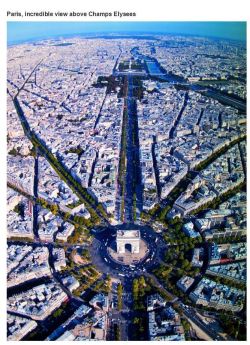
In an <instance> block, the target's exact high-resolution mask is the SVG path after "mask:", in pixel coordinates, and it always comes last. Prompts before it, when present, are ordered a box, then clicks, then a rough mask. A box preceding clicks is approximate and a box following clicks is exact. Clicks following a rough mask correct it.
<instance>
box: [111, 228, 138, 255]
mask: <svg viewBox="0 0 250 345" xmlns="http://www.w3.org/2000/svg"><path fill="white" fill-rule="evenodd" d="M140 238H141V236H140V231H139V230H118V231H117V234H116V248H117V253H120V254H124V253H125V251H126V248H125V246H126V244H129V245H131V253H136V254H138V253H139V252H140Z"/></svg>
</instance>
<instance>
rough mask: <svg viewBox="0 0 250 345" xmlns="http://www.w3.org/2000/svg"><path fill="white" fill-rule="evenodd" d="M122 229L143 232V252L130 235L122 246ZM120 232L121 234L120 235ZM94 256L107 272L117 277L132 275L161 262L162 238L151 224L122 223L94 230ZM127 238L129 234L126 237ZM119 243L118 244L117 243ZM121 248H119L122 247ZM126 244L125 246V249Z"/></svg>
mask: <svg viewBox="0 0 250 345" xmlns="http://www.w3.org/2000/svg"><path fill="white" fill-rule="evenodd" d="M121 231H123V232H127V231H128V232H129V231H139V233H140V236H139V240H138V239H137V242H138V241H139V251H138V250H137V249H138V248H136V246H132V243H130V241H127V238H126V240H125V243H124V247H123V246H121V242H120V241H119V239H121V237H123V236H120V237H119V235H121V233H120V232H121ZM119 233H120V234H119ZM94 237H95V239H94V241H93V246H92V247H91V250H90V252H91V257H92V261H93V263H94V265H95V266H96V267H97V268H99V269H100V270H101V272H103V273H106V274H111V275H114V276H127V277H129V276H131V275H133V276H134V274H142V272H145V271H147V269H148V268H149V267H152V266H154V265H155V264H157V261H158V258H159V251H160V248H161V247H162V244H161V245H160V243H162V239H161V238H160V236H159V234H156V233H155V232H154V231H153V229H152V228H151V227H149V226H141V225H137V224H133V225H132V224H122V225H120V226H112V227H108V228H102V229H101V228H100V229H96V230H95V231H94ZM125 237H126V236H125ZM117 243H118V246H117ZM118 247H119V248H118ZM121 247H123V248H121Z"/></svg>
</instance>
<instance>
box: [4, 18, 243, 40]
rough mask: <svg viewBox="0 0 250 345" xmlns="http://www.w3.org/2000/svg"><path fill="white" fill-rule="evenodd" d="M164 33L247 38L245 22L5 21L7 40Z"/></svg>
mask: <svg viewBox="0 0 250 345" xmlns="http://www.w3.org/2000/svg"><path fill="white" fill-rule="evenodd" d="M85 33H93V34H104V33H105V34H106V33H117V34H122V33H145V34H148V33H166V34H168V33H169V34H184V35H199V36H207V37H218V38H228V39H234V40H241V41H245V40H246V22H228V21H227V22H133V21H130V22H55V21H54V22H47V21H46V22H14V21H10V22H7V43H8V44H15V43H19V42H25V41H28V40H36V39H45V38H50V37H56V36H60V35H61V36H63V35H74V34H85Z"/></svg>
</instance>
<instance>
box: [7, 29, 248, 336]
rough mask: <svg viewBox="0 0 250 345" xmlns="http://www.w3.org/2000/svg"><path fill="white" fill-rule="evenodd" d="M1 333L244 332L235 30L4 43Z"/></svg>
mask: <svg viewBox="0 0 250 345" xmlns="http://www.w3.org/2000/svg"><path fill="white" fill-rule="evenodd" d="M7 68H8V71H7V120H8V122H7V169H8V171H7V182H8V187H7V226H8V228H7V237H8V239H7V243H8V248H7V338H8V340H30V341H35V340H50V341H55V340H75V341H81V340H83V341H84V340H86V341H88V340H148V341H154V340H160V341H176V340H179V341H183V340H186V341H189V340H225V341H226V340H245V338H246V47H245V42H242V41H236V40H226V39H219V38H217V39H213V38H206V37H201V36H197V37H196V36H184V35H183V36H181V35H163V34H161V35H160V34H159V35H155V34H154V35H153V34H152V35H151V34H147V35H134V36H133V35H118V34H117V35H114V34H113V35H108V34H107V35H105V36H104V35H99V36H98V35H95V36H93V35H92V36H85V37H84V36H79V35H78V36H72V37H67V38H51V39H46V40H37V41H35V40H33V41H30V42H26V43H21V44H17V45H12V46H9V47H8V66H7Z"/></svg>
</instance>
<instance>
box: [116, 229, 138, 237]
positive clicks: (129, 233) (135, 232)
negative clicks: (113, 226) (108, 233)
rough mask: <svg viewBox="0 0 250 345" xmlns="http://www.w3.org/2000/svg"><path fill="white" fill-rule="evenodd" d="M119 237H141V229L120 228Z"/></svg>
mask: <svg viewBox="0 0 250 345" xmlns="http://www.w3.org/2000/svg"><path fill="white" fill-rule="evenodd" d="M117 238H126V239H128V238H140V231H139V230H118V231H117Z"/></svg>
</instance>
